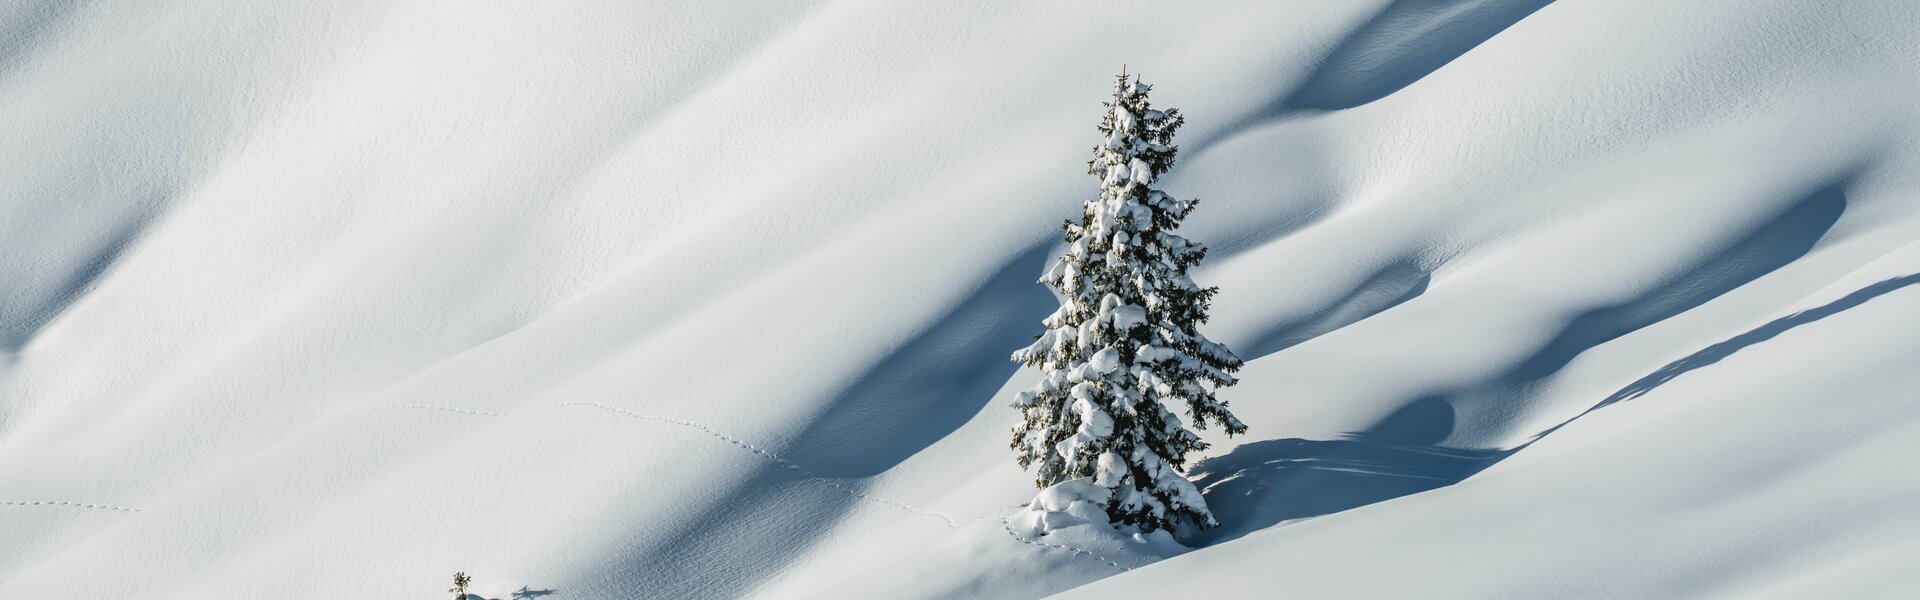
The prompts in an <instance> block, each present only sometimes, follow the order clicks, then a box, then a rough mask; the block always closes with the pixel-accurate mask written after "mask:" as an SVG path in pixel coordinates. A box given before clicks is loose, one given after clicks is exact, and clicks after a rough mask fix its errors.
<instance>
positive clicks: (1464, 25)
mask: <svg viewBox="0 0 1920 600" xmlns="http://www.w3.org/2000/svg"><path fill="white" fill-rule="evenodd" d="M1552 3H1553V0H1396V1H1395V2H1394V3H1392V4H1389V5H1387V7H1386V8H1384V9H1381V10H1380V12H1379V14H1376V15H1374V16H1373V17H1370V18H1368V19H1367V21H1366V22H1365V23H1363V24H1361V25H1360V26H1359V27H1357V28H1354V30H1353V32H1352V33H1350V34H1348V35H1347V36H1346V37H1345V38H1344V39H1342V40H1341V41H1340V43H1338V44H1336V45H1335V46H1334V47H1333V50H1331V51H1330V52H1328V53H1327V56H1326V57H1325V58H1323V59H1321V61H1320V64H1319V66H1317V67H1315V68H1314V70H1313V72H1312V73H1310V74H1308V75H1307V77H1306V78H1305V79H1303V80H1301V82H1300V84H1299V85H1297V86H1295V87H1294V88H1293V89H1292V90H1289V91H1287V92H1286V93H1285V94H1284V95H1281V96H1279V97H1278V98H1276V99H1275V100H1273V101H1272V102H1269V103H1268V104H1267V105H1265V106H1263V107H1260V108H1258V109H1255V110H1254V111H1252V112H1251V113H1249V114H1247V115H1244V116H1242V117H1240V118H1239V119H1237V120H1236V121H1234V122H1233V124H1231V125H1229V126H1227V127H1225V128H1222V129H1221V130H1220V131H1218V132H1214V133H1212V134H1209V135H1208V136H1207V137H1205V138H1202V139H1201V140H1199V141H1198V145H1197V147H1201V148H1204V147H1206V146H1208V145H1211V144H1213V143H1215V142H1219V141H1221V140H1224V139H1226V138H1228V137H1232V136H1233V135H1234V134H1236V133H1239V132H1241V131H1243V130H1245V129H1246V128H1247V127H1249V126H1251V125H1254V124H1256V123H1262V122H1266V121H1270V120H1273V119H1277V118H1282V117H1287V116H1291V115H1295V114H1300V113H1313V112H1321V111H1331V110H1343V109H1348V108H1354V107H1357V106H1361V105H1364V104H1367V103H1370V102H1373V101H1376V100H1379V99H1381V98H1385V97H1387V96H1390V95H1392V94H1393V93H1394V92H1398V91H1400V90H1402V89H1405V88H1406V87H1407V86H1409V85H1413V83H1414V82H1416V81H1419V80H1421V79H1424V78H1426V76H1428V75H1431V74H1433V72H1434V71H1438V70H1440V67H1443V66H1446V65H1447V63H1450V62H1453V61H1454V60H1455V59H1458V58H1460V57H1461V56H1462V55H1465V54H1466V53H1467V52H1468V51H1470V50H1472V49H1474V48H1476V47H1478V46H1480V45H1481V44H1484V43H1486V42H1487V40H1490V39H1493V36H1495V35H1499V33H1500V32H1502V31H1506V30H1507V28H1508V27H1512V26H1513V25H1514V24H1515V23H1519V22H1520V21H1521V20H1522V19H1525V18H1527V16H1529V15H1532V14H1533V13H1534V12H1537V11H1539V10H1540V9H1541V8H1543V7H1545V6H1546V5H1548V4H1552Z"/></svg>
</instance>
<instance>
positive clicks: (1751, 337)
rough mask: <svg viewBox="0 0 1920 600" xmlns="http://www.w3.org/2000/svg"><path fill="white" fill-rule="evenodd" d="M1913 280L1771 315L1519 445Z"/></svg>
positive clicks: (1918, 279) (1918, 278)
mask: <svg viewBox="0 0 1920 600" xmlns="http://www.w3.org/2000/svg"><path fill="white" fill-rule="evenodd" d="M1915 284H1920V273H1914V274H1911V275H1903V276H1900V277H1894V278H1892V279H1886V280H1883V281H1880V282H1879V283H1875V284H1873V285H1869V286H1867V287H1863V288H1860V289H1858V290H1854V291H1853V293H1850V294H1847V295H1845V296H1842V297H1841V298H1840V299H1838V300H1834V301H1832V302H1828V303H1826V304H1822V305H1820V306H1818V307H1814V308H1809V309H1806V310H1803V311H1800V312H1796V313H1793V314H1791V315H1787V316H1784V317H1780V318H1778V319H1774V320H1772V321H1769V322H1767V324H1765V325H1761V326H1759V327H1755V328H1753V329H1752V330H1750V331H1747V332H1746V333H1742V334H1740V335H1736V336H1733V337H1732V338H1728V339H1727V340H1726V341H1723V342H1720V343H1717V344H1714V345H1711V346H1707V347H1705V348H1701V349H1700V351H1699V352H1695V353H1693V354H1689V355H1686V356H1685V357H1682V358H1681V359H1680V360H1676V361H1673V362H1670V363H1667V364H1666V366H1663V367H1660V368H1659V369H1658V370H1655V371H1654V372H1652V373H1648V374H1647V376H1645V377H1641V378H1639V379H1636V380H1634V382H1633V383H1630V384H1627V387H1623V388H1620V390H1619V391H1617V392H1614V393H1613V394H1611V395H1609V396H1607V397H1606V399H1604V400H1601V401H1600V403H1599V404H1595V405H1593V407H1592V408H1588V409H1587V410H1584V411H1581V413H1580V414H1578V415H1574V417H1573V418H1571V419H1567V420H1566V421H1564V422H1562V423H1560V424H1559V425H1555V426H1553V427H1549V428H1547V429H1546V430H1544V431H1541V432H1540V433H1539V434H1537V435H1535V436H1534V437H1533V439H1531V440H1528V441H1527V443H1526V444H1522V445H1521V446H1520V448H1525V447H1526V446H1528V445H1531V444H1533V443H1534V442H1536V441H1539V440H1540V439H1541V438H1544V437H1547V436H1548V435H1549V434H1552V433H1553V432H1555V431H1559V430H1560V428H1562V427H1566V426H1567V425H1568V424H1570V423H1573V422H1574V421H1577V420H1580V418H1581V417H1585V416H1587V415H1588V414H1592V413H1593V412H1594V411H1597V410H1600V409H1602V408H1606V407H1608V406H1612V405H1614V404H1619V403H1621V402H1625V401H1628V400H1632V399H1634V398H1639V397H1641V396H1645V395H1647V393H1648V392H1652V391H1653V390H1655V389H1658V388H1659V387H1660V386H1663V385H1666V384H1667V382H1670V381H1673V380H1674V379H1677V378H1679V377H1680V376H1681V375H1685V374H1687V373H1689V372H1692V371H1694V370H1697V369H1700V368H1703V367H1707V366H1710V365H1713V364H1714V363H1718V362H1720V361H1722V360H1725V359H1726V358H1727V357H1729V356H1733V354H1734V353H1736V352H1739V351H1741V350H1745V349H1747V348H1748V347H1751V346H1753V345H1754V344H1758V343H1761V342H1765V341H1767V340H1771V339H1773V338H1775V337H1779V336H1780V334H1782V333H1786V332H1787V331H1788V330H1791V329H1793V328H1795V327H1799V326H1801V325H1806V324H1808V323H1812V322H1814V321H1818V320H1821V319H1825V318H1827V317H1831V316H1833V315H1837V314H1840V313H1841V312H1844V311H1846V310H1847V309H1850V308H1853V307H1856V306H1860V305H1862V304H1866V303H1867V301H1869V300H1872V299H1874V298H1879V297H1881V296H1885V295H1887V294H1890V293H1893V292H1895V291H1897V290H1901V289H1904V288H1906V287H1908V286H1912V285H1915ZM1515 450H1516V451H1517V450H1519V448H1515Z"/></svg>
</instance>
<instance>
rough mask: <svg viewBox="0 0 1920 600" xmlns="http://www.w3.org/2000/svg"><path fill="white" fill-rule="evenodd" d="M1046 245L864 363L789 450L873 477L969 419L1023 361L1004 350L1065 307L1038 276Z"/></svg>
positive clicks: (840, 472)
mask: <svg viewBox="0 0 1920 600" xmlns="http://www.w3.org/2000/svg"><path fill="white" fill-rule="evenodd" d="M1049 249H1051V246H1050V245H1039V246H1036V247H1034V248H1032V249H1029V250H1027V251H1026V252H1023V253H1021V254H1020V255H1019V256H1017V257H1015V258H1014V259H1012V260H1011V261H1009V262H1008V263H1007V264H1006V265H1004V266H1002V267H1001V268H1000V270H999V271H998V272H997V273H996V274H994V276H993V277H991V278H990V279H989V280H988V281H987V282H986V283H984V284H982V285H981V286H980V288H979V289H977V290H976V291H975V292H974V293H973V294H972V295H971V296H969V297H968V298H967V299H966V300H964V301H962V302H961V303H960V304H959V305H957V306H956V307H955V308H954V309H953V310H952V311H951V312H949V313H947V314H946V315H945V316H942V317H941V318H939V319H937V320H936V321H935V322H934V323H933V325H931V326H929V327H928V328H927V329H926V330H925V331H922V332H920V333H919V334H916V335H914V336H912V338H911V341H909V342H908V343H907V344H906V345H904V346H902V347H901V348H900V349H898V350H896V351H894V352H893V353H892V354H891V355H889V356H887V357H886V358H885V359H883V360H881V361H880V362H879V363H877V364H875V365H874V366H873V367H872V368H871V369H868V370H867V372H866V374H864V375H862V376H861V377H860V379H859V380H857V381H855V382H854V383H853V385H852V386H850V387H848V388H847V390H846V391H845V392H843V393H842V394H841V395H840V396H839V397H838V398H835V399H834V401H833V402H832V404H831V405H830V407H829V408H827V409H826V410H824V411H822V412H821V413H820V414H819V415H817V416H815V417H814V418H813V419H812V420H811V421H810V422H809V423H808V424H807V426H806V427H804V428H803V429H802V430H801V432H800V433H799V434H798V435H796V436H795V437H794V438H793V440H794V441H793V445H792V446H790V447H787V448H785V449H784V450H783V452H784V453H785V454H786V455H787V457H788V458H789V459H791V460H793V461H794V462H798V463H800V464H804V465H807V467H808V468H809V469H813V470H814V472H816V473H819V474H820V475H823V476H828V477H867V476H872V475H876V474H879V473H881V472H883V471H886V470H887V469H890V468H892V467H893V466H894V465H897V464H899V463H900V462H901V461H903V460H906V459H907V458H908V457H910V456H912V455H913V454H914V453H916V452H919V451H920V450H922V449H924V448H926V447H927V446H929V445H932V444H933V443H934V442H937V441H939V440H940V439H941V438H943V437H946V436H947V434H950V433H952V432H953V431H954V430H955V429H959V428H960V426H961V425H964V424H966V422H967V421H968V420H969V419H972V418H973V416H974V415H976V414H978V413H979V412H980V409H981V408H982V407H983V406H984V405H985V404H986V402H987V401H988V400H990V399H992V398H993V394H994V392H996V391H998V390H999V389H1000V387H1001V386H1002V385H1003V384H1005V383H1006V381H1007V378H1008V377H1010V376H1012V375H1013V372H1014V370H1015V369H1017V368H1018V367H1019V365H1016V364H1014V363H1013V362H1012V361H1010V360H1008V359H1007V355H1008V354H1009V353H1011V352H1012V351H1013V350H1014V349H1017V348H1019V347H1021V346H1024V345H1026V344H1027V343H1029V342H1030V341H1031V340H1032V338H1033V334H1034V333H1037V332H1038V328H1039V326H1040V321H1041V319H1044V318H1045V317H1046V316H1047V313H1049V312H1051V311H1053V309H1054V308H1055V307H1057V306H1058V305H1059V303H1058V301H1056V300H1055V299H1054V298H1053V295H1052V294H1051V293H1049V292H1048V291H1047V289H1046V287H1045V286H1041V285H1036V284H1035V283H1034V279H1035V278H1037V277H1039V276H1040V273H1041V272H1042V271H1043V270H1044V269H1045V266H1046V260H1047V256H1048V250H1049Z"/></svg>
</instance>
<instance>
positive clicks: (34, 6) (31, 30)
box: [0, 0, 86, 75]
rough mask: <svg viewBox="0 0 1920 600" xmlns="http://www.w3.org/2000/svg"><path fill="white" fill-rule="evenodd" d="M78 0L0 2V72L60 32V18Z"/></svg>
mask: <svg viewBox="0 0 1920 600" xmlns="http://www.w3.org/2000/svg"><path fill="white" fill-rule="evenodd" d="M85 4H86V3H85V2H82V1H81V0H25V1H21V2H16V3H13V4H12V6H11V8H10V9H9V8H8V7H5V6H0V75H5V74H7V73H9V72H11V71H13V69H14V68H15V67H18V66H20V64H21V63H23V62H26V60H27V56H28V55H29V54H31V53H32V52H33V50H34V48H36V47H37V46H40V45H41V44H43V43H45V42H46V41H47V40H48V39H49V38H50V37H52V36H54V35H56V34H58V33H59V32H60V26H61V25H62V24H63V23H62V22H63V21H65V20H67V17H69V16H71V15H73V14H74V13H75V12H77V11H78V10H79V9H80V7H81V6H83V5H85Z"/></svg>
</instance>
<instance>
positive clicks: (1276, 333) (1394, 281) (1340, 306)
mask: <svg viewBox="0 0 1920 600" xmlns="http://www.w3.org/2000/svg"><path fill="white" fill-rule="evenodd" d="M1432 281H1433V276H1432V274H1430V273H1428V272H1427V271H1426V270H1425V269H1421V268H1420V267H1419V266H1418V265H1416V264H1414V263H1413V262H1412V261H1399V262H1395V263H1393V264H1390V265H1387V266H1386V267H1383V268H1381V269H1380V270H1379V271H1376V272H1374V273H1373V274H1372V275H1369V276H1368V277H1367V279H1366V280H1364V281H1362V282H1361V283H1360V285H1358V286H1355V287H1354V289H1352V290H1350V291H1348V292H1347V294H1346V296H1344V297H1342V298H1341V299H1340V300H1339V301H1338V302H1335V303H1333V304H1332V305H1329V306H1328V307H1327V308H1325V309H1322V310H1320V311H1318V312H1315V313H1313V314H1312V315H1308V316H1307V317H1305V318H1302V319H1299V320H1296V321H1293V322H1289V323H1283V324H1281V325H1279V326H1276V327H1274V328H1272V329H1270V330H1268V331H1266V332H1264V333H1261V334H1260V335H1259V337H1257V338H1255V339H1254V340H1253V342H1252V343H1250V344H1248V345H1247V346H1246V348H1245V356H1246V357H1247V360H1249V361H1251V360H1258V359H1259V358H1260V357H1263V356H1266V355H1269V354H1273V353H1275V352H1279V351H1281V350H1285V349H1288V348H1292V347H1294V346H1298V345H1300V344H1303V343H1306V342H1307V341H1309V340H1312V339H1314V338H1317V337H1320V336H1323V335H1326V334H1329V333H1333V332H1334V331H1337V330H1339V329H1340V328H1342V327H1346V326H1348V325H1352V324H1354V323H1358V322H1360V321H1363V320H1366V319H1367V318H1369V317H1372V316H1374V315H1377V314H1380V313H1383V312H1386V311H1387V310H1388V309H1391V308H1393V307H1395V306H1399V305H1401V304H1405V303H1406V302H1407V301H1408V300H1412V299H1414V298H1417V297H1419V296H1420V295H1421V294H1424V293H1426V291H1427V286H1428V285H1429V284H1431V283H1432Z"/></svg>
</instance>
